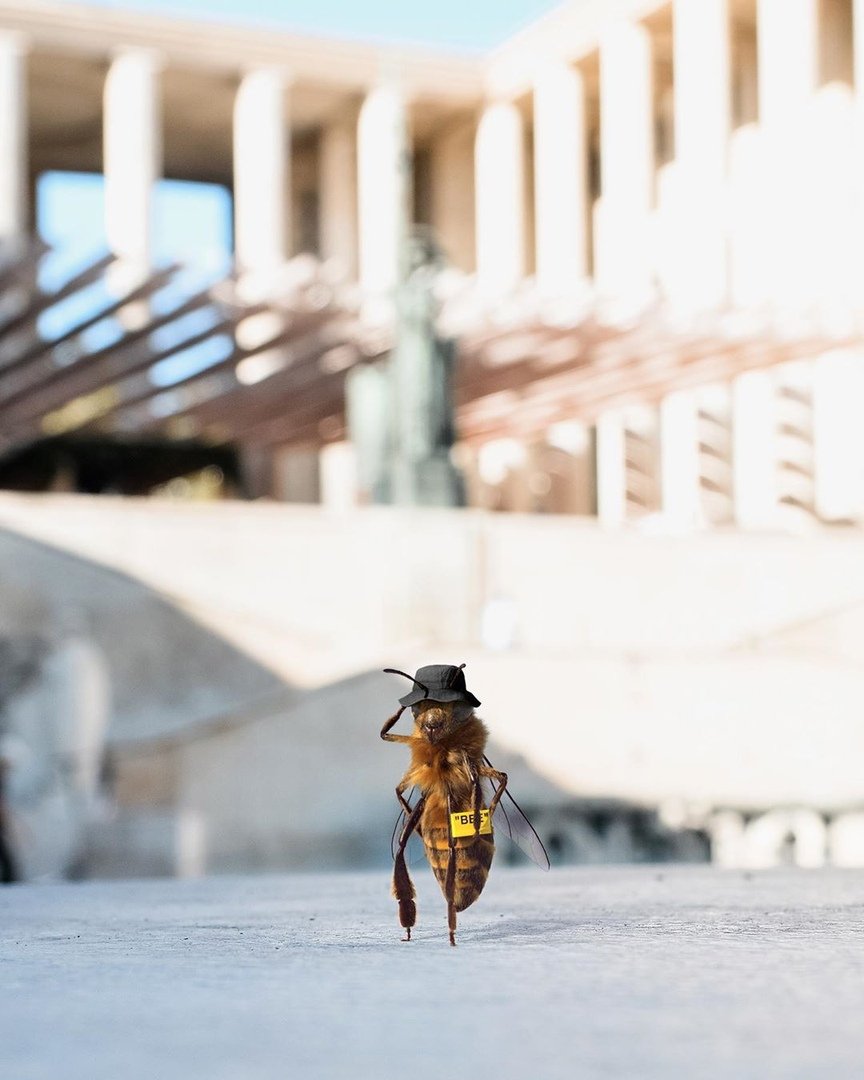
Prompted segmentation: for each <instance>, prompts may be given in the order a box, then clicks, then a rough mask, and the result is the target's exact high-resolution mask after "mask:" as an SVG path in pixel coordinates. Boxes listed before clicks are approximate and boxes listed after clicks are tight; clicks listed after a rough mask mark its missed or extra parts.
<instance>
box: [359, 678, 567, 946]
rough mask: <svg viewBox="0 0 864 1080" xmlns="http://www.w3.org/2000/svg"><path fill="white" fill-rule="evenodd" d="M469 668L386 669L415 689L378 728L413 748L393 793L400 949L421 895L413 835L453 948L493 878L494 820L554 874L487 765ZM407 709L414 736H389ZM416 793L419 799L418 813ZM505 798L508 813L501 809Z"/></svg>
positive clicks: (501, 780)
mask: <svg viewBox="0 0 864 1080" xmlns="http://www.w3.org/2000/svg"><path fill="white" fill-rule="evenodd" d="M464 667H465V665H464V664H460V665H459V666H458V667H455V666H453V665H450V664H430V665H428V666H427V667H421V668H419V669H418V671H417V674H416V675H408V674H407V673H406V672H404V671H399V670H398V669H396V668H385V669H384V670H385V672H387V673H389V674H392V675H402V676H403V677H404V678H406V679H410V680H411V681H412V682H413V683H414V688H413V689H412V690H411V691H410V693H408V694H406V695H405V697H401V698H399V705H400V708H399V710H398V711H397V712H396V713H394V714H393V716H391V717H390V718H389V720H387V722H386V723H385V724H384V726H383V727H382V728H381V738H382V739H384V740H386V741H387V742H397V743H405V745H406V746H410V748H411V763H410V765H409V766H408V770H407V772H406V773H405V775H404V776H403V777H402V779H401V780H400V781H399V784H398V786H397V788H396V798H397V799H398V800H399V803H400V806H401V808H402V812H401V815H400V818H399V820H397V822H396V828H395V829H394V831H393V837H394V846H393V863H394V865H393V896H394V897H395V898H396V901H397V902H398V905H399V922H400V924H401V925H402V927H403V928H404V930H405V937H404V938H403V939H402V940H403V941H410V940H411V928H412V926H414V923H415V922H416V920H417V905H416V903H415V897H416V892H415V889H414V884H413V882H412V881H411V877H410V875H409V873H408V867H407V865H406V862H405V848H406V846H407V844H408V841H409V839H410V838H411V836H412V834H413V833H415V832H416V833H417V834H419V836H420V838H421V839H422V841H423V846H424V848H425V851H426V858H427V859H428V860H429V865H430V866H431V867H432V871H433V873H434V874H435V877H436V878H437V880H438V884H439V885H440V886H441V891H442V892H443V894H444V899H445V900H446V901H447V925H448V928H449V931H450V944H451V945H455V944H456V915H457V913H458V912H460V911H464V910H465V909H466V908H467V907H470V906H471V904H473V903H474V901H475V900H476V899H477V898H478V897H479V896H480V893H481V892H482V891H483V887H484V886H485V884H486V879H487V878H488V876H489V869H490V867H491V866H492V857H493V855H494V854H495V841H494V833H493V829H492V822H493V818H494V820H495V824H496V826H498V828H499V829H501V830H502V831H504V832H506V833H507V835H509V836H510V838H511V839H512V840H514V841H515V842H516V843H517V844H519V846H520V847H522V848H523V850H525V851H526V853H527V854H528V855H529V856H530V857H531V858H532V859H533V860H534V861H535V862H536V863H537V864H538V865H539V866H540V867H542V868H543V869H544V870H548V869H549V856H548V855H547V853H546V849H545V848H544V847H543V843H542V841H541V840H540V837H539V836H538V835H537V833H536V832H535V831H534V829H533V827H532V826H531V823H530V822H529V821H528V819H527V818H526V817H525V815H524V814H523V813H522V811H521V810H520V809H519V805H518V804H517V803H516V800H515V799H514V798H513V796H512V795H511V794H510V793H509V791H507V774H506V773H503V772H500V771H499V770H498V769H495V768H493V767H492V764H491V762H490V761H489V759H488V758H487V757H486V753H485V750H486V739H487V737H488V732H487V730H486V725H485V724H484V723H483V721H482V720H481V719H480V718H479V717H478V716H477V715H476V714H475V712H474V709H475V708H476V706H478V705H479V704H480V702H479V701H478V700H477V698H476V697H475V696H474V695H473V694H472V693H471V692H470V690H468V688H467V687H466V685H465V676H464V674H463V671H462V669H463V668H464ZM407 708H410V709H411V712H412V714H413V716H414V731H413V733H412V734H411V735H394V734H391V731H390V729H391V728H392V727H393V726H394V725H395V724H396V722H397V720H398V719H399V717H400V716H401V715H402V713H403V712H404V711H405V709H407ZM411 789H414V790H415V791H416V792H417V793H418V797H417V801H416V802H415V803H414V804H413V805H412V803H411V801H410V797H411V796H410V790H411ZM406 792H409V796H408V797H407V798H406V794H405V793H406ZM505 794H506V796H507V799H508V805H507V807H506V808H505V806H504V805H503V804H502V803H501V798H502V796H504V795H505ZM487 799H488V806H486V807H484V806H483V802H484V800H487ZM499 807H500V814H499V815H498V816H497V817H496V816H495V815H496V811H498V810H499ZM400 825H401V830H400ZM397 832H398V833H399V837H398V841H396V834H397Z"/></svg>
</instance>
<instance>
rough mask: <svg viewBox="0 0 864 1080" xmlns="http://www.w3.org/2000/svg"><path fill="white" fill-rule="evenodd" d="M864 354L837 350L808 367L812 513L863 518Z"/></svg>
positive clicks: (831, 518)
mask: <svg viewBox="0 0 864 1080" xmlns="http://www.w3.org/2000/svg"><path fill="white" fill-rule="evenodd" d="M862 396H864V355H862V353H861V352H858V351H854V350H845V349H837V350H835V351H833V352H830V353H826V354H824V355H823V356H820V357H818V358H817V359H816V361H815V363H814V365H813V464H814V485H815V500H814V501H815V509H816V515H817V517H819V518H820V519H821V520H823V521H850V520H857V521H860V520H861V519H862V518H864V429H862V426H861V417H860V405H859V403H860V402H861V400H862Z"/></svg>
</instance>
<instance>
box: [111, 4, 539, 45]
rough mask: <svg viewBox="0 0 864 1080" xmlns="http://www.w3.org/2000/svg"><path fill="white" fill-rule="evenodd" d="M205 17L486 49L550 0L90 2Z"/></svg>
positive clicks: (351, 35) (520, 24)
mask: <svg viewBox="0 0 864 1080" xmlns="http://www.w3.org/2000/svg"><path fill="white" fill-rule="evenodd" d="M89 3H91V4H98V5H99V6H101V7H112V8H125V9H137V10H140V11H152V12H159V13H167V14H174V15H180V16H187V17H190V16H191V17H193V18H201V19H208V20H226V19H227V20H232V21H237V22H244V23H252V24H266V25H271V26H272V25H278V26H282V27H285V28H286V29H289V30H291V29H293V30H298V31H301V32H304V33H310V34H326V35H331V36H336V37H352V38H358V37H359V38H364V37H365V38H374V39H377V40H381V41H411V42H421V43H424V44H428V45H447V46H450V47H455V48H460V49H488V48H490V47H491V46H493V45H497V44H499V43H500V42H501V41H503V40H504V39H505V38H507V37H509V36H510V35H511V34H513V33H515V32H516V31H517V30H520V29H521V28H522V27H523V26H525V25H527V24H528V23H530V22H532V21H533V20H534V19H536V18H537V17H538V16H539V15H542V14H543V13H544V12H545V11H549V10H550V9H551V8H553V7H557V6H558V5H557V4H556V3H554V2H552V0H467V2H466V0H423V2H418V0H133V2H131V3H130V2H129V0H89Z"/></svg>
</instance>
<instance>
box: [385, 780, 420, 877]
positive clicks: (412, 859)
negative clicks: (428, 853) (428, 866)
mask: <svg viewBox="0 0 864 1080" xmlns="http://www.w3.org/2000/svg"><path fill="white" fill-rule="evenodd" d="M414 791H415V788H411V789H410V790H409V791H408V793H407V795H406V796H405V798H406V799H407V801H408V802H409V803H410V802H411V800H412V799H413V797H414ZM407 820H408V815H407V813H406V812H405V811H404V810H400V811H399V817H397V818H396V823H395V825H394V826H393V833H392V835H391V837H390V854H391V855H392V856H393V859H394V861H395V859H396V850H397V848H398V847H399V837H400V836H401V835H402V830H403V829H404V828H405V822H406V821H407ZM423 855H424V852H423V841H422V840H421V838H420V830H419V829H415V830H414V831H413V832H412V833H411V836H410V837H409V839H408V843H407V844H406V846H405V862H406V863H407V864H408V865H409V866H415V865H416V864H417V863H418V862H420V861H422V859H423Z"/></svg>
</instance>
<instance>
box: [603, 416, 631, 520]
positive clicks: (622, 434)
mask: <svg viewBox="0 0 864 1080" xmlns="http://www.w3.org/2000/svg"><path fill="white" fill-rule="evenodd" d="M596 436H597V518H598V520H599V521H600V524H601V525H607V526H612V527H615V526H618V525H623V524H624V522H625V521H626V519H627V439H626V431H625V427H624V417H623V416H622V414H621V413H620V412H608V413H603V415H602V416H599V417H598V418H597V426H596Z"/></svg>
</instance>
